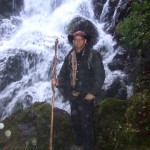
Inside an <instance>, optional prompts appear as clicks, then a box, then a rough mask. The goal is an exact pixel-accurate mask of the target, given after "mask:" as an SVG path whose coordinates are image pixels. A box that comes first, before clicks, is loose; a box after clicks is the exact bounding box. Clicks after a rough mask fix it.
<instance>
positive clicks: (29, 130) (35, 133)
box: [0, 102, 73, 150]
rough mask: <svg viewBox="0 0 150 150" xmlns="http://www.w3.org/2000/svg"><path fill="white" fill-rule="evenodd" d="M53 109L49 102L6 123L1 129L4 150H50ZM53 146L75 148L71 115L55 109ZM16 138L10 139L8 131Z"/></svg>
mask: <svg viewBox="0 0 150 150" xmlns="http://www.w3.org/2000/svg"><path fill="white" fill-rule="evenodd" d="M50 116H51V106H50V104H48V103H44V102H43V103H38V102H36V103H34V104H33V106H32V107H30V108H28V109H25V110H24V111H19V112H16V113H13V114H12V115H11V116H10V117H8V118H6V119H5V120H4V121H3V123H4V125H5V127H4V129H2V130H0V133H1V137H0V149H3V148H4V147H6V146H7V148H8V149H13V150H15V149H29V150H33V149H36V150H49V141H50V127H51V121H50V118H51V117H50ZM53 127H54V128H53V133H54V134H53V145H54V147H55V149H56V150H60V149H61V150H69V148H70V147H71V145H72V142H73V139H72V132H71V123H70V116H69V114H68V113H67V112H66V111H64V110H61V109H58V108H55V109H54V126H53ZM6 130H10V131H11V133H12V135H11V136H10V138H9V139H8V138H7V137H6V136H5V131H6Z"/></svg>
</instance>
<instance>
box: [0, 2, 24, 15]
mask: <svg viewBox="0 0 150 150" xmlns="http://www.w3.org/2000/svg"><path fill="white" fill-rule="evenodd" d="M22 7H23V0H0V15H1V17H2V16H3V17H10V16H11V15H17V14H18V13H19V12H20V10H21V8H22Z"/></svg>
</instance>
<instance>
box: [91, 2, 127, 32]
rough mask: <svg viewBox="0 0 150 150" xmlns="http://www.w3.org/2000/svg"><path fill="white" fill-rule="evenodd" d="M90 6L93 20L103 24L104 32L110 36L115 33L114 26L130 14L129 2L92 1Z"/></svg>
mask: <svg viewBox="0 0 150 150" xmlns="http://www.w3.org/2000/svg"><path fill="white" fill-rule="evenodd" d="M92 4H93V8H94V14H95V18H96V19H98V20H99V21H100V22H105V23H106V24H105V30H107V31H108V32H109V33H112V34H113V33H114V31H115V25H116V24H117V23H118V22H119V21H120V20H122V19H123V18H124V17H125V16H127V15H128V14H129V12H130V11H129V9H128V6H129V5H130V0H93V3H92ZM105 5H107V10H106V9H105Z"/></svg>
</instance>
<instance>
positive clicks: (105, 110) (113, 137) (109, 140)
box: [95, 99, 128, 150]
mask: <svg viewBox="0 0 150 150" xmlns="http://www.w3.org/2000/svg"><path fill="white" fill-rule="evenodd" d="M127 105H128V103H127V101H124V100H118V99H107V100H104V101H103V102H102V103H101V104H100V105H97V106H96V109H95V125H96V126H95V133H96V140H97V150H99V148H102V149H103V150H109V149H115V147H116V143H117V142H118V141H119V139H118V137H119V135H120V131H121V130H122V126H123V122H124V113H125V111H126V108H127Z"/></svg>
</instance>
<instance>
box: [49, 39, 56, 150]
mask: <svg viewBox="0 0 150 150" xmlns="http://www.w3.org/2000/svg"><path fill="white" fill-rule="evenodd" d="M57 46H58V39H56V41H55V54H54V66H53V72H52V79H54V80H55V81H56V64H57ZM52 91H53V95H52V103H51V105H52V109H51V128H50V150H52V149H53V125H54V99H55V86H54V85H52Z"/></svg>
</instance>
